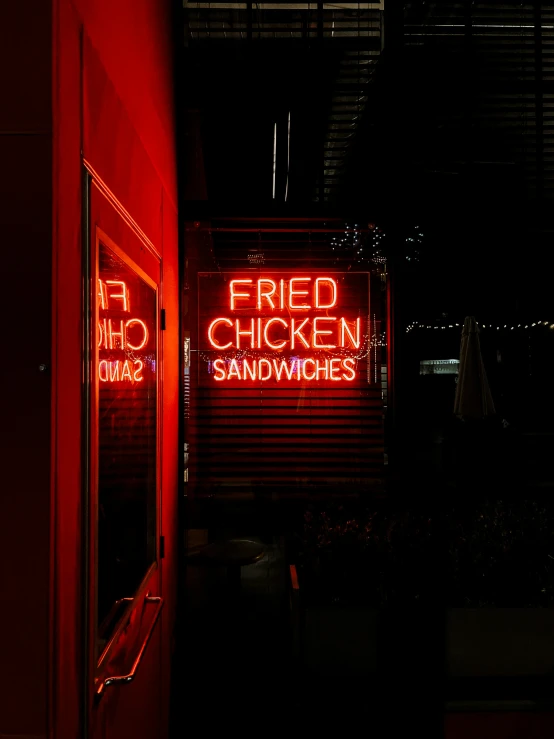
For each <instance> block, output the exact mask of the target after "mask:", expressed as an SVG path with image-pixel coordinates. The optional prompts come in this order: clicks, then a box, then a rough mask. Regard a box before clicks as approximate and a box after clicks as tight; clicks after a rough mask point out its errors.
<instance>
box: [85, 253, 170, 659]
mask: <svg viewBox="0 0 554 739" xmlns="http://www.w3.org/2000/svg"><path fill="white" fill-rule="evenodd" d="M98 250H99V253H98V259H99V269H98V280H97V286H98V289H97V299H96V316H97V321H96V327H97V328H96V330H97V347H98V354H97V381H98V529H97V530H98V603H97V619H98V620H97V623H98V624H99V640H100V647H101V646H102V644H103V643H105V641H106V639H108V638H109V635H110V632H111V631H112V630H113V627H114V626H115V624H116V623H117V621H118V618H119V616H120V615H121V612H122V609H123V608H124V606H125V605H126V601H124V600H123V599H124V598H130V597H132V596H133V595H134V594H135V592H136V590H137V588H138V586H139V585H140V583H141V581H142V580H143V578H144V576H145V575H146V573H147V571H148V569H149V567H150V566H151V565H152V563H153V562H154V561H155V560H156V538H157V537H156V532H157V523H156V493H157V469H156V466H157V465H156V461H157V438H156V420H157V321H156V317H157V293H156V288H155V285H154V284H153V283H151V282H150V281H149V280H148V278H147V277H146V276H141V274H139V272H138V271H135V270H134V269H132V268H131V266H129V265H128V264H127V263H126V261H124V260H123V258H121V256H119V254H116V252H115V251H114V250H113V249H111V248H109V247H108V246H106V245H105V244H104V243H102V242H101V241H100V243H99V247H98Z"/></svg>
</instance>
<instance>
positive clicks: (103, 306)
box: [98, 280, 149, 383]
mask: <svg viewBox="0 0 554 739" xmlns="http://www.w3.org/2000/svg"><path fill="white" fill-rule="evenodd" d="M98 305H99V309H100V310H102V311H107V310H117V311H123V312H124V313H128V312H129V311H130V291H129V288H128V287H127V284H126V283H125V282H123V281H122V280H98ZM148 339H149V333H148V327H147V325H146V323H145V322H144V321H143V320H141V319H140V318H128V319H127V320H124V319H122V318H106V317H104V318H100V320H99V321H98V348H99V349H100V350H112V351H113V350H122V351H129V350H130V351H140V350H141V349H144V347H145V346H146V345H147V343H148ZM143 367H144V364H143V362H142V360H140V359H110V360H108V359H100V360H99V363H98V378H99V380H100V382H131V383H135V382H142V380H143V379H144V378H143V376H142V370H143Z"/></svg>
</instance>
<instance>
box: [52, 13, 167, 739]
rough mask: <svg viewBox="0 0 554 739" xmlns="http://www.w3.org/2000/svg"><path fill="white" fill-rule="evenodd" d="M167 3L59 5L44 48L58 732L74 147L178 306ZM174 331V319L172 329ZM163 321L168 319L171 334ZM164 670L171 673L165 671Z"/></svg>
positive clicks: (75, 499)
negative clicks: (48, 89)
mask: <svg viewBox="0 0 554 739" xmlns="http://www.w3.org/2000/svg"><path fill="white" fill-rule="evenodd" d="M170 7H171V3H170V2H167V3H165V2H158V0H138V1H137V2H133V3H130V2H117V3H112V2H105V1H104V0H76V2H71V0H56V3H55V18H54V26H53V34H54V50H53V57H52V58H53V64H54V86H53V99H54V112H53V131H54V179H53V187H54V244H55V248H54V258H55V268H54V276H53V279H54V294H55V296H56V302H55V304H54V312H53V321H54V329H55V340H54V347H55V373H54V388H55V393H56V396H55V397H56V402H55V408H54V423H55V448H54V459H55V461H56V475H55V482H54V490H55V521H56V565H55V569H56V571H55V581H56V589H55V624H56V630H55V634H56V639H55V644H54V653H55V664H54V666H53V670H52V675H53V678H54V685H55V710H54V713H53V721H52V722H51V723H52V724H53V727H54V735H55V736H56V737H60V738H62V739H65V738H66V737H67V738H69V737H71V738H72V739H77V738H78V737H80V736H81V734H82V732H81V729H80V726H79V698H80V690H81V687H80V684H79V683H80V679H81V674H82V664H81V650H82V637H81V623H80V613H81V598H82V593H81V590H80V589H81V582H80V580H81V578H80V567H79V563H80V560H81V556H82V540H81V525H82V513H83V511H82V510H81V506H80V500H81V462H82V460H81V436H80V433H81V376H82V372H81V370H82V354H81V347H82V336H81V304H82V278H81V270H82V255H81V164H82V160H81V151H83V155H84V157H85V158H86V159H87V161H88V162H89V163H90V165H91V166H92V167H93V168H94V170H95V171H96V172H97V173H98V175H99V176H100V177H101V178H102V179H103V181H104V182H105V183H106V184H107V185H108V187H109V188H110V189H111V190H112V192H113V193H114V194H115V195H116V197H117V198H118V199H119V200H120V201H121V202H122V204H123V205H124V206H125V208H126V209H127V210H128V211H129V213H130V215H131V216H132V217H133V219H134V220H135V221H136V222H137V223H138V225H139V226H140V228H141V229H142V230H143V231H144V233H145V234H146V236H147V237H148V238H149V239H150V240H151V241H152V242H153V243H154V245H155V247H156V248H157V249H158V250H159V251H160V252H162V256H163V261H164V274H162V290H163V295H164V302H165V303H166V304H167V306H168V308H169V306H170V305H171V304H172V303H174V304H176V303H177V301H178V293H177V285H176V282H175V279H174V275H176V274H177V252H178V245H177V213H176V206H175V205H174V204H175V203H176V201H177V195H176V179H177V177H176V161H175V142H174V132H175V125H174V113H173V87H172V79H173V78H172V58H173V57H172V49H171V33H170V29H169V16H170V12H169V11H170ZM118 228H121V219H117V218H114V220H113V233H112V234H110V235H111V236H112V237H114V238H116V239H117V237H118V235H122V234H119V232H118V231H117V229H118ZM123 230H124V229H123ZM122 233H123V231H122ZM122 238H123V236H122ZM144 258H145V259H147V255H145V256H144ZM166 274H167V280H166ZM168 314H169V310H168ZM176 330H177V329H176V328H172V329H171V331H173V333H174V334H175V336H177V334H176V333H175V332H176ZM171 331H170V329H169V326H168V337H169V336H170V335H171ZM165 343H169V342H168V341H166V342H165ZM164 354H165V357H166V359H165V361H164V370H163V372H164V391H167V392H168V397H169V398H170V399H171V403H172V404H173V402H174V401H173V395H172V392H171V387H172V382H173V384H175V383H177V382H178V348H177V347H175V348H172V347H167V348H166V347H164ZM166 378H167V379H166ZM166 405H167V404H166ZM176 413H177V406H176V404H175V409H174V410H172V409H171V408H170V410H169V412H168V414H167V415H166V418H165V421H164V433H165V438H167V439H168V441H167V444H166V446H167V449H168V451H167V452H166V451H165V447H164V457H163V473H162V474H163V494H164V510H163V514H162V515H163V532H164V534H165V536H166V552H168V555H167V556H166V559H165V560H164V561H163V574H164V592H163V595H164V597H165V598H166V601H167V604H166V607H165V608H164V612H163V619H164V623H163V626H164V628H163V634H162V638H163V639H164V650H165V649H166V644H169V641H170V628H172V617H173V612H172V609H173V605H172V604H173V603H174V602H175V596H174V592H173V590H172V588H173V587H174V582H175V577H174V574H173V572H172V570H171V568H172V562H173V560H172V558H171V552H172V551H174V546H175V545H174V542H173V537H174V535H175V534H174V532H176V520H175V519H173V518H172V512H174V511H175V508H176V500H177V492H176V487H177V471H176V468H175V465H176V438H171V435H172V434H175V433H176V432H175V428H176ZM172 418H174V421H173V422H172ZM171 449H173V451H171ZM166 563H167V564H166ZM154 643H155V642H152V644H154ZM167 665H168V663H167ZM163 679H164V681H166V682H167V679H168V674H165V675H164V677H163Z"/></svg>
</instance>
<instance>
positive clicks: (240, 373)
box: [214, 357, 356, 382]
mask: <svg viewBox="0 0 554 739" xmlns="http://www.w3.org/2000/svg"><path fill="white" fill-rule="evenodd" d="M355 368H356V360H355V359H352V358H350V357H348V358H346V359H341V358H339V357H333V358H332V359H327V358H325V359H313V358H311V357H309V358H307V359H301V360H300V359H292V360H291V361H287V360H286V359H281V360H279V359H271V360H269V359H265V358H262V359H252V360H250V359H242V360H238V359H231V360H230V362H228V363H226V362H225V360H224V359H216V360H215V361H214V370H215V375H214V376H215V379H216V380H217V381H218V382H221V381H223V380H243V381H245V380H253V381H254V380H259V381H261V382H265V381H267V380H270V379H274V380H276V381H278V382H279V381H281V380H282V379H287V380H297V381H301V380H303V381H306V382H312V381H318V380H333V381H334V382H341V381H343V380H344V381H346V382H352V380H354V379H355V377H356V371H355Z"/></svg>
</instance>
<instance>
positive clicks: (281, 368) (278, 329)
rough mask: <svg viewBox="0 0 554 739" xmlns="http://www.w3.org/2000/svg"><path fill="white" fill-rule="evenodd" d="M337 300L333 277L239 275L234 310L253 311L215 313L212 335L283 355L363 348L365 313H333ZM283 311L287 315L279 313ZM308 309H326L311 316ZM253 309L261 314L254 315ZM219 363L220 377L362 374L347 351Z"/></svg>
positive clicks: (223, 342) (213, 340)
mask: <svg viewBox="0 0 554 739" xmlns="http://www.w3.org/2000/svg"><path fill="white" fill-rule="evenodd" d="M118 297H119V296H118ZM337 300H338V286H337V283H336V281H335V280H334V279H333V278H332V277H317V278H316V279H315V280H313V279H312V278H311V277H293V278H291V279H287V280H285V279H280V280H273V279H271V278H267V277H262V278H259V279H258V280H254V279H251V278H245V279H234V280H231V281H230V282H229V307H230V310H231V312H239V313H241V314H244V313H250V316H243V315H241V316H240V317H231V318H229V317H225V316H219V317H217V318H214V319H213V320H212V321H211V323H210V324H209V326H208V331H207V339H208V342H209V344H210V346H211V347H212V348H213V349H217V350H219V351H227V350H231V351H232V350H239V351H244V350H245V349H249V350H266V351H267V350H270V351H272V352H278V353H279V354H281V355H282V354H283V351H286V350H290V351H294V350H301V351H305V350H308V351H314V350H316V351H317V350H321V351H329V350H333V349H341V350H346V349H359V347H360V344H361V335H360V329H361V326H360V318H359V317H358V318H356V319H354V320H347V319H346V318H345V317H344V316H341V317H339V316H337V315H331V316H330V315H327V311H329V310H330V309H331V308H333V309H335V310H334V311H333V312H334V313H335V312H336V306H337ZM278 311H280V312H282V314H283V315H282V316H276V315H274V313H276V312H278ZM307 311H326V313H325V315H308V316H306V312H307ZM252 312H255V313H257V314H258V315H254V316H252ZM261 313H263V315H260V314H261ZM268 314H269V315H268ZM213 368H214V379H215V380H217V381H218V382H221V381H224V380H243V381H247V380H253V381H262V382H264V381H267V380H270V379H273V380H274V381H277V382H279V381H281V380H291V381H293V380H296V381H307V382H311V381H314V380H316V381H317V380H331V381H333V382H341V381H347V382H352V380H354V379H355V377H356V369H355V368H356V360H355V359H353V358H352V357H342V356H339V357H336V356H335V357H325V358H314V357H309V356H308V357H304V358H302V359H301V358H299V357H296V356H295V357H293V356H291V357H288V358H283V357H282V356H281V357H279V358H276V359H268V358H267V357H262V358H256V359H252V358H249V359H247V358H241V359H239V358H238V357H231V358H229V357H226V358H225V359H224V358H217V359H215V360H214V362H213Z"/></svg>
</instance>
